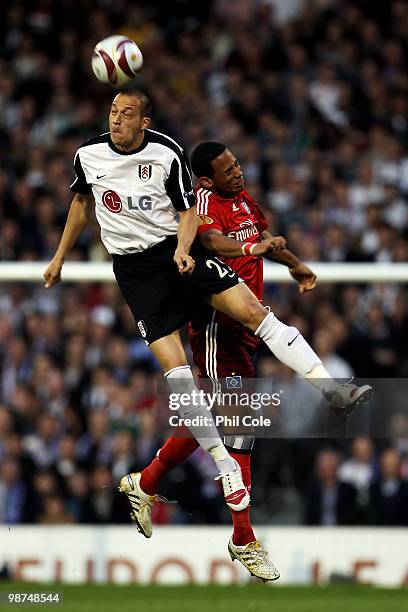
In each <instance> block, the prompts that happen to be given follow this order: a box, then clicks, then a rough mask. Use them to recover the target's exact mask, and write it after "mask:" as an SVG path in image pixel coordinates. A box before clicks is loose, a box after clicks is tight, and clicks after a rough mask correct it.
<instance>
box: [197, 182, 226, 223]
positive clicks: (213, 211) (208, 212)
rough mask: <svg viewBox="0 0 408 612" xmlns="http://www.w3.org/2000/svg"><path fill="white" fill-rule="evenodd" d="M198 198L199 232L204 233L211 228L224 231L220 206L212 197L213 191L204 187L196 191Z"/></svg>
mask: <svg viewBox="0 0 408 612" xmlns="http://www.w3.org/2000/svg"><path fill="white" fill-rule="evenodd" d="M196 198H197V205H196V206H197V216H198V229H197V233H198V234H203V233H204V232H208V231H209V230H212V229H216V230H219V231H220V232H222V228H223V224H222V219H221V217H220V212H219V206H217V205H216V204H215V203H214V202H213V201H212V197H211V191H207V190H206V189H202V188H201V187H200V188H199V189H197V191H196Z"/></svg>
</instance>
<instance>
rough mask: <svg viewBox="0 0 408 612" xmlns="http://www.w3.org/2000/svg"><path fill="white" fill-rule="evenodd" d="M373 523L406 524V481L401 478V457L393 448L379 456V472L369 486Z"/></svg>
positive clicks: (407, 505)
mask: <svg viewBox="0 0 408 612" xmlns="http://www.w3.org/2000/svg"><path fill="white" fill-rule="evenodd" d="M370 501H371V506H372V509H373V519H372V522H373V524H374V525H394V526H395V525H408V514H407V508H408V483H407V482H406V481H405V480H403V479H402V478H401V459H400V456H399V454H398V452H397V451H396V450H395V449H393V448H390V449H387V450H385V451H384V452H383V453H382V455H381V457H380V474H379V476H378V478H377V479H376V480H375V481H374V482H373V483H372V485H371V487H370Z"/></svg>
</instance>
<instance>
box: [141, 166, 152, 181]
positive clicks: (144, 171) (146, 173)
mask: <svg viewBox="0 0 408 612" xmlns="http://www.w3.org/2000/svg"><path fill="white" fill-rule="evenodd" d="M138 172H139V178H140V180H141V181H143V182H144V183H147V181H149V180H150V179H151V177H152V164H139V168H138Z"/></svg>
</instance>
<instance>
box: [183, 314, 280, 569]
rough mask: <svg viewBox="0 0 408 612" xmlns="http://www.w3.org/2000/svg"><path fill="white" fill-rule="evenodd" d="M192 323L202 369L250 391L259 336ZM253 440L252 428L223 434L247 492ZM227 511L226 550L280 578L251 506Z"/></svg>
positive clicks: (193, 343) (217, 379)
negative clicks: (229, 534)
mask: <svg viewBox="0 0 408 612" xmlns="http://www.w3.org/2000/svg"><path fill="white" fill-rule="evenodd" d="M192 327H193V329H191V330H190V332H191V333H190V344H191V348H192V350H193V356H194V361H195V362H196V363H197V365H199V367H200V370H201V372H202V373H203V374H204V375H205V376H206V377H208V378H212V380H213V382H214V384H215V386H219V385H220V384H223V383H224V379H226V377H228V376H235V377H237V376H238V377H241V382H242V384H243V385H244V387H243V391H244V392H245V393H246V394H247V393H250V392H251V389H252V388H253V384H254V379H255V368H254V365H253V360H254V357H255V354H256V352H257V350H258V347H259V338H257V337H256V336H254V335H253V334H252V332H250V331H248V330H247V329H245V328H244V327H242V326H228V325H222V323H217V322H216V321H212V322H211V323H209V324H208V325H207V327H206V328H204V329H202V327H201V326H199V330H198V331H195V329H194V326H192ZM235 380H237V379H236V378H235ZM238 392H239V391H238ZM232 410H233V409H232ZM254 442H255V438H254V436H253V435H252V432H248V431H247V430H245V431H244V430H242V429H240V428H239V429H236V431H231V432H229V434H228V435H225V436H224V444H225V446H226V447H227V450H228V452H229V453H230V455H231V456H232V457H234V459H235V460H236V461H237V463H238V464H239V466H240V468H241V472H242V480H243V482H244V485H245V487H246V488H247V491H248V493H249V494H250V493H251V452H252V449H253V446H254ZM230 512H231V519H232V524H233V533H232V537H231V538H230V540H229V542H228V552H229V554H230V557H231V559H232V560H233V561H234V560H238V561H239V562H240V563H242V564H243V565H244V567H245V568H246V569H247V570H248V571H249V572H250V573H251V574H253V575H254V576H257V577H258V578H261V579H263V580H276V579H277V578H279V575H280V574H279V572H278V570H277V569H276V567H275V566H274V565H273V563H272V561H271V560H270V559H269V556H268V553H267V552H266V551H265V550H264V549H263V548H262V546H261V544H260V542H259V541H258V540H257V538H256V535H255V533H254V530H253V527H252V524H251V516H250V507H249V506H248V508H245V509H244V510H241V511H240V512H236V511H234V510H232V509H231V510H230Z"/></svg>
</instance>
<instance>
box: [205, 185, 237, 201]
mask: <svg viewBox="0 0 408 612" xmlns="http://www.w3.org/2000/svg"><path fill="white" fill-rule="evenodd" d="M212 191H213V192H214V193H216V194H217V195H219V196H221V197H222V198H225V199H226V200H232V199H233V198H238V197H239V194H240V193H241V191H242V190H241V191H220V190H219V189H215V188H214V187H213V188H212Z"/></svg>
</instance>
